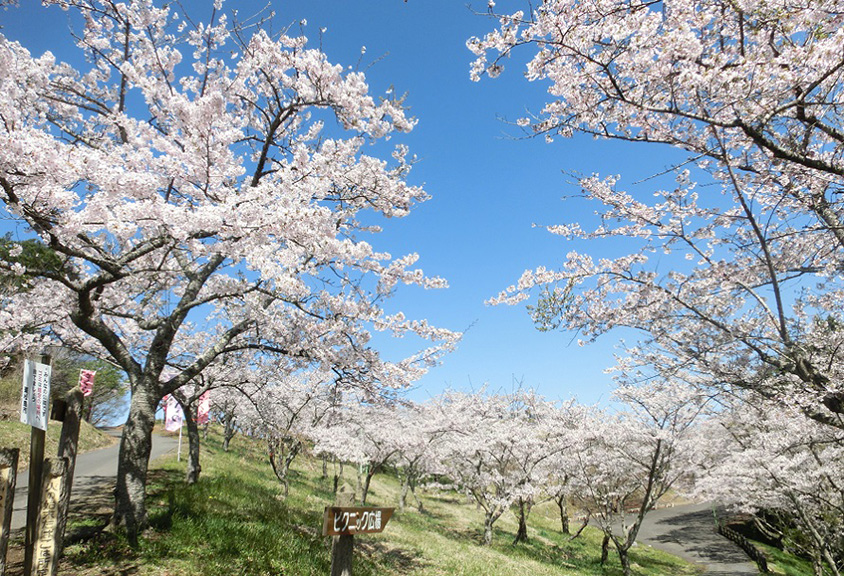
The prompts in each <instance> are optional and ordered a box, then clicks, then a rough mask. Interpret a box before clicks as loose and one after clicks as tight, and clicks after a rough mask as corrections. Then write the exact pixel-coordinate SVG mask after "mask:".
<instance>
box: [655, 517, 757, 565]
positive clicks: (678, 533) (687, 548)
mask: <svg viewBox="0 0 844 576" xmlns="http://www.w3.org/2000/svg"><path fill="white" fill-rule="evenodd" d="M639 542H640V543H641V544H647V545H650V546H653V547H654V548H659V549H660V550H664V551H666V552H670V553H671V554H675V555H677V556H680V557H681V558H684V559H685V560H688V561H689V562H694V563H695V564H700V565H703V566H705V567H706V573H707V574H720V575H723V576H727V575H729V576H733V575H735V574H758V573H759V571H758V570H757V568H756V564H755V563H754V562H752V561H751V560H750V559H749V558H748V557H747V555H746V554H745V553H744V551H743V550H742V549H741V548H739V547H738V546H737V545H736V544H734V543H733V542H730V541H729V540H727V539H726V538H724V537H723V536H721V535H720V534H718V533H717V532H715V518H714V516H713V512H712V505H711V504H691V505H686V506H677V507H674V508H663V509H661V510H654V511H652V512H650V513H648V515H647V516H646V517H645V521H644V523H643V524H642V529H641V531H640V532H639Z"/></svg>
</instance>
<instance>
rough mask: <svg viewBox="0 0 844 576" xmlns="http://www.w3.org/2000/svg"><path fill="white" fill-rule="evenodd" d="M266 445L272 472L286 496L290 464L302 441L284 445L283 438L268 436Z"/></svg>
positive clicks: (288, 488) (288, 490)
mask: <svg viewBox="0 0 844 576" xmlns="http://www.w3.org/2000/svg"><path fill="white" fill-rule="evenodd" d="M267 446H268V448H269V456H270V464H271V465H272V467H273V472H274V473H275V476H276V478H278V479H279V481H280V482H281V485H282V487H283V489H284V497H285V498H287V496H289V495H290V466H291V464H293V460H295V459H296V456H297V455H298V454H299V451H300V450H301V448H302V443H301V442H299V441H298V440H297V441H293V442H292V443H290V445H288V446H285V442H284V440H276V439H270V438H268V439H267Z"/></svg>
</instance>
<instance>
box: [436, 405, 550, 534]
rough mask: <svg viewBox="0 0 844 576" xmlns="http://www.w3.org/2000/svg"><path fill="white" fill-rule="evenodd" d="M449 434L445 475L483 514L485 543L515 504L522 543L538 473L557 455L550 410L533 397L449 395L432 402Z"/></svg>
mask: <svg viewBox="0 0 844 576" xmlns="http://www.w3.org/2000/svg"><path fill="white" fill-rule="evenodd" d="M434 402H435V404H436V405H437V406H438V409H439V410H441V411H442V413H443V415H444V419H445V420H448V421H450V422H451V425H452V428H453V431H452V432H451V433H449V434H448V435H447V437H446V439H445V441H444V442H443V443H442V445H441V446H440V447H439V452H440V458H441V459H442V462H443V466H444V467H445V469H446V470H447V471H448V472H447V473H448V475H449V476H450V477H451V478H452V480H453V481H454V482H455V483H456V484H457V485H458V486H459V487H460V488H462V489H464V490H466V491H467V492H468V494H470V495H471V497H472V498H473V499H474V500H475V502H476V503H477V504H478V506H479V507H480V508H481V509H482V510H483V512H484V532H483V540H484V543H485V544H487V545H489V544H491V543H492V533H493V526H494V524H495V522H496V521H497V520H498V519H499V518H500V517H501V515H502V514H504V513H505V512H507V510H509V509H510V507H511V506H512V505H513V504H518V508H519V511H518V517H519V524H520V528H519V534H518V535H517V537H516V541H519V540H522V539H525V538H526V535H527V533H526V522H527V514H528V513H529V504H530V502H532V501H533V498H534V497H535V496H536V495H537V494H538V493H539V490H540V487H541V483H540V481H539V475H538V473H537V472H538V468H539V466H540V464H541V463H542V462H543V461H544V460H546V459H547V458H549V457H550V456H551V455H552V454H554V453H555V451H556V450H557V447H556V444H555V442H553V440H552V437H553V435H554V430H553V427H549V426H548V424H549V419H548V418H547V417H546V416H547V414H548V412H549V410H550V408H551V406H550V404H549V403H548V402H547V401H545V400H544V399H542V398H541V397H539V396H538V395H537V394H535V393H534V392H532V391H524V390H517V391H515V392H513V393H510V394H490V395H487V394H485V393H484V391H481V392H479V393H473V394H467V393H458V392H447V393H445V394H443V395H442V396H441V397H438V398H436V399H435V400H434Z"/></svg>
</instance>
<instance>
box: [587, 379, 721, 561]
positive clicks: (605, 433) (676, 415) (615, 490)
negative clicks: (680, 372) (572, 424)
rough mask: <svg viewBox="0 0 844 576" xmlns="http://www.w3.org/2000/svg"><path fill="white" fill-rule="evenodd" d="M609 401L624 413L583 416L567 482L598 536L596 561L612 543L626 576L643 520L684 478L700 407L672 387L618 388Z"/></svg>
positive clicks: (685, 391)
mask: <svg viewBox="0 0 844 576" xmlns="http://www.w3.org/2000/svg"><path fill="white" fill-rule="evenodd" d="M614 395H615V397H616V399H618V400H619V401H621V402H623V403H624V404H625V409H624V410H623V411H618V412H614V413H611V412H609V410H607V409H603V410H599V409H597V408H595V409H593V410H591V411H589V412H586V413H584V414H583V416H582V420H581V422H580V426H579V435H580V439H579V442H578V446H577V448H576V450H575V452H574V454H575V455H576V458H577V461H578V464H577V471H576V476H575V479H574V480H573V481H572V483H573V484H574V485H575V488H574V489H575V490H576V491H577V492H578V493H579V496H580V498H579V499H580V501H581V502H582V504H583V505H584V506H585V507H586V508H587V512H588V513H589V514H590V516H591V517H592V518H594V519H595V521H596V523H597V525H598V526H599V527H600V529H601V530H602V531H603V533H604V541H603V546H602V548H603V550H602V561H605V560H606V557H607V551H608V545H609V543H610V542H612V543H613V545H614V546H615V549H616V552H617V554H618V558H619V561H620V562H621V567H622V571H623V573H624V574H625V576H628V575H629V574H631V566H630V557H629V551H630V548H631V547H632V546H633V544H634V543H635V542H636V538H637V536H638V534H639V529H640V527H641V525H642V521H643V520H644V518H645V516H646V515H647V513H648V512H649V511H651V510H652V509H653V508H654V506H655V505H656V503H657V501H658V500H659V499H660V498H661V497H662V496H663V495H665V493H666V492H667V491H668V490H669V489H670V488H671V487H672V486H675V485H676V484H677V482H678V481H680V480H681V479H682V478H683V477H684V476H687V475H688V473H689V466H687V465H686V464H685V463H686V462H688V461H689V458H690V456H691V454H692V453H693V452H694V450H695V444H694V441H693V439H694V436H693V435H692V434H691V432H690V430H691V428H690V427H691V425H692V423H693V422H694V421H695V419H696V418H697V417H698V415H699V414H700V412H701V410H702V408H703V406H704V405H705V401H704V399H703V398H702V397H701V396H700V394H699V393H698V392H697V391H696V390H695V389H693V388H691V387H688V386H685V385H679V384H675V383H650V384H648V385H645V386H637V387H632V386H621V387H619V388H618V389H617V390H616V391H615V392H614Z"/></svg>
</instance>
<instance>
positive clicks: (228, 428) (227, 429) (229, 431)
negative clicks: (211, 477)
mask: <svg viewBox="0 0 844 576" xmlns="http://www.w3.org/2000/svg"><path fill="white" fill-rule="evenodd" d="M235 420H236V418H235V416H234V414H226V416H225V418H224V419H223V452H228V451H229V442H231V439H232V438H234V434H235Z"/></svg>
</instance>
